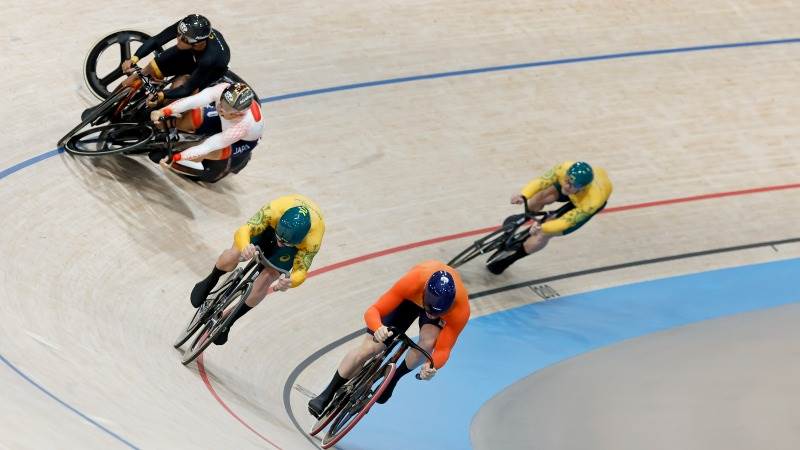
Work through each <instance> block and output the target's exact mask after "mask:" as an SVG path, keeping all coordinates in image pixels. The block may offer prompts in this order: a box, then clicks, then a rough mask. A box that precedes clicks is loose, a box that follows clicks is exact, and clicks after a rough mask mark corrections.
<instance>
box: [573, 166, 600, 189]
mask: <svg viewBox="0 0 800 450" xmlns="http://www.w3.org/2000/svg"><path fill="white" fill-rule="evenodd" d="M567 178H569V181H570V183H571V184H572V185H573V186H575V187H576V188H578V189H582V188H584V187H585V186H587V185H588V184H589V183H591V182H592V180H594V171H592V166H590V165H589V164H587V163H585V162H576V163H575V164H573V165H571V166H569V169H567Z"/></svg>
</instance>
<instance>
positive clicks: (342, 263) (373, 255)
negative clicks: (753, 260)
mask: <svg viewBox="0 0 800 450" xmlns="http://www.w3.org/2000/svg"><path fill="white" fill-rule="evenodd" d="M798 188H800V183H794V184H783V185H778V186H767V187H760V188H752V189H743V190H740V191H728V192H717V193H714V194H703V195H693V196H690V197H679V198H671V199H667V200H657V201H654V202H645V203H634V204H632V205H623V206H615V207H613V208H606V209H604V210H603V211H602V212H601V214H605V213H615V212H621V211H630V210H632V209H642V208H652V207H654V206H664V205H672V204H675V203H687V202H696V201H700V200H709V199H714V198H722V197H733V196H738V195H747V194H758V193H762V192H770V191H780V190H784V189H798ZM497 227H498V225H495V226H492V227H486V228H480V229H477V230H472V231H464V232H462V233H456V234H448V235H447V236H441V237H437V238H433V239H426V240H424V241H419V242H412V243H410V244H403V245H399V246H397V247H392V248H387V249H386V250H381V251H377V252H373V253H367V254H366V255H361V256H356V257H355V258H350V259H346V260H344V261H339V262H337V263H333V264H330V265H327V266H325V267H321V268H319V269H317V270H312V271H311V272H309V273H308V276H309V277H313V276H315V275H322V274H323V273H326V272H330V271H333V270H336V269H341V268H343V267H347V266H352V265H353V264H357V263H360V262H364V261H367V260H370V259H375V258H380V257H381V256H386V255H391V254H393V253H400V252H403V251H406V250H411V249H414V248H418V247H425V246H426V245H432V244H438V243H440V242H445V241H451V240H453V239H460V238H465V237H469V236H475V235H478V234H483V233H488V232H490V231H492V230H495V229H497Z"/></svg>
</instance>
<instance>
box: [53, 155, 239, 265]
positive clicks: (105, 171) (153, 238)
mask: <svg viewBox="0 0 800 450" xmlns="http://www.w3.org/2000/svg"><path fill="white" fill-rule="evenodd" d="M61 159H62V161H63V162H64V165H65V166H66V167H67V169H68V170H69V171H70V172H71V173H72V174H73V175H74V177H75V178H76V179H77V180H79V181H80V182H81V184H83V186H84V187H85V188H86V192H88V193H89V194H90V195H91V196H92V197H94V198H96V199H98V200H100V202H99V203H100V204H102V205H103V206H104V207H106V209H107V210H109V211H111V212H112V213H113V214H114V216H115V217H117V218H118V219H119V222H120V224H119V226H120V228H122V230H124V233H125V234H126V235H128V236H129V237H130V238H131V239H132V240H134V241H135V242H136V244H137V245H139V246H141V247H142V248H145V249H148V250H151V251H152V252H153V253H156V254H157V253H168V254H169V255H171V256H172V257H173V258H174V260H176V261H180V262H183V263H184V264H185V265H186V266H188V267H189V268H190V269H191V270H192V271H193V272H194V273H196V274H198V275H199V274H203V273H205V272H206V271H207V270H208V267H207V266H208V261H213V260H214V259H215V258H216V257H217V255H218V250H219V249H216V248H211V247H209V246H208V245H206V244H205V242H204V241H205V240H204V239H200V238H199V236H198V235H197V230H196V229H195V227H194V221H193V220H192V219H194V218H195V211H197V210H199V209H201V205H197V206H195V207H194V208H193V205H192V203H195V202H194V201H193V198H194V197H195V196H197V195H196V193H192V192H186V191H185V190H182V189H176V187H175V185H174V184H173V183H170V182H169V181H168V180H167V179H166V178H165V177H164V174H163V173H162V169H161V168H160V167H159V166H157V165H155V164H153V163H152V162H151V161H149V160H148V159H146V157H141V158H140V157H136V156H105V157H73V156H71V155H69V154H63V155H61ZM193 194H195V195H193ZM228 201H229V202H230V201H231V198H229V199H228ZM231 203H234V202H231Z"/></svg>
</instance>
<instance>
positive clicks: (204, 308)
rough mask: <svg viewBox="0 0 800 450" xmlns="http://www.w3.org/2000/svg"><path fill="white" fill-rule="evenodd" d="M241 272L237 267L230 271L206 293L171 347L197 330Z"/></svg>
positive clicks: (177, 345)
mask: <svg viewBox="0 0 800 450" xmlns="http://www.w3.org/2000/svg"><path fill="white" fill-rule="evenodd" d="M241 273H242V269H241V268H240V267H237V268H236V270H235V271H233V272H231V273H230V274H229V275H228V277H227V278H226V279H225V281H223V282H222V284H221V285H220V287H218V288H217V289H214V290H213V291H211V293H209V294H208V298H207V299H206V300H205V301H204V302H203V304H202V305H200V307H199V308H197V309H196V310H195V311H194V315H193V316H192V319H191V320H190V321H189V324H188V325H186V328H184V329H183V331H181V334H180V335H178V339H175V342H174V343H173V344H172V346H173V347H175V348H179V347H180V346H181V345H183V344H184V343H185V342H186V341H188V340H189V338H190V337H192V335H194V334H195V333H196V332H197V330H199V329H200V327H201V326H202V325H203V322H205V320H206V319H207V318H208V313H209V312H210V311H212V310H213V308H214V305H215V304H216V303H217V300H219V299H220V298H223V297H224V296H227V295H228V294H229V292H228V290H230V289H232V288H233V287H234V286H235V284H238V283H239V281H240V278H239V276H240V275H241Z"/></svg>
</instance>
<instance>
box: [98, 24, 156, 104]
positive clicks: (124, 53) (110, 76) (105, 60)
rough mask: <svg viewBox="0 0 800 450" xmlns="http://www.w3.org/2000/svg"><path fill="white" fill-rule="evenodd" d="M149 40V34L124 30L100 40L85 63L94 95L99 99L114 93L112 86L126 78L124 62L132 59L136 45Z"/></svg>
mask: <svg viewBox="0 0 800 450" xmlns="http://www.w3.org/2000/svg"><path fill="white" fill-rule="evenodd" d="M149 38H150V35H149V34H147V33H142V32H141V31H134V30H122V31H116V32H114V33H111V34H109V35H108V36H105V37H104V38H103V39H100V40H99V41H98V42H97V44H95V45H94V46H93V47H92V49H91V50H90V51H89V54H88V55H86V61H85V62H84V72H83V75H84V79H85V80H86V85H87V86H88V87H89V90H91V91H92V94H94V95H95V96H96V97H97V98H99V99H104V98H108V96H110V95H111V93H112V92H113V89H112V88H111V85H113V84H114V83H116V82H119V81H122V79H123V78H124V77H125V74H123V73H122V69H121V68H120V65H121V64H122V62H123V61H125V60H127V59H130V57H131V55H133V53H134V51H133V50H134V49H133V47H134V46H135V45H141V43H142V42H144V41H146V40H147V39H149ZM115 47H116V52H115ZM162 51H163V49H162V48H161V47H158V48H157V49H156V53H160V52H162Z"/></svg>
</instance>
